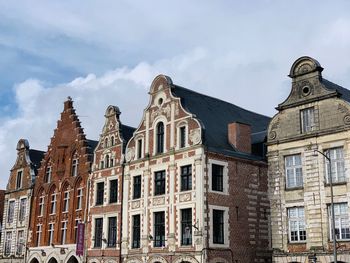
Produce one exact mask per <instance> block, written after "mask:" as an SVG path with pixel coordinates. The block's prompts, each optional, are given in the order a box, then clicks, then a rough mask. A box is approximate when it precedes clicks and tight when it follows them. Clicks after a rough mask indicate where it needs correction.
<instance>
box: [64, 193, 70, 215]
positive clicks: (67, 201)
mask: <svg viewBox="0 0 350 263" xmlns="http://www.w3.org/2000/svg"><path fill="white" fill-rule="evenodd" d="M68 210H69V190H67V191H65V192H64V196H63V212H68Z"/></svg>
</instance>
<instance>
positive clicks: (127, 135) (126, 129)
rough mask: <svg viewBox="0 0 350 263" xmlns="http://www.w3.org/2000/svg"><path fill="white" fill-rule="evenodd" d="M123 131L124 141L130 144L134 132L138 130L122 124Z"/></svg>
mask: <svg viewBox="0 0 350 263" xmlns="http://www.w3.org/2000/svg"><path fill="white" fill-rule="evenodd" d="M121 130H122V136H123V139H124V140H125V141H126V142H128V141H129V140H130V139H131V137H132V136H133V134H134V131H135V130H136V128H134V127H131V126H127V125H123V124H122V125H121Z"/></svg>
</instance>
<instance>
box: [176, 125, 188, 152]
mask: <svg viewBox="0 0 350 263" xmlns="http://www.w3.org/2000/svg"><path fill="white" fill-rule="evenodd" d="M182 127H184V128H185V146H184V147H181V132H180V131H181V128H182ZM176 134H177V136H176V141H177V143H176V149H177V150H178V149H185V148H186V147H188V146H189V144H188V137H189V136H188V124H187V121H181V122H179V123H178V124H177V125H176Z"/></svg>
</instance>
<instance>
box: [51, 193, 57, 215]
mask: <svg viewBox="0 0 350 263" xmlns="http://www.w3.org/2000/svg"><path fill="white" fill-rule="evenodd" d="M56 202H57V194H56V193H53V194H51V207H50V214H55V213H56Z"/></svg>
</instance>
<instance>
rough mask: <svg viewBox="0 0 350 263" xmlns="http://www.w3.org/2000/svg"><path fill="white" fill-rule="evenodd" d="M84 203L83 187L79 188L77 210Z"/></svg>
mask: <svg viewBox="0 0 350 263" xmlns="http://www.w3.org/2000/svg"><path fill="white" fill-rule="evenodd" d="M82 203H83V189H82V188H79V189H78V190H77V210H80V209H81V208H82Z"/></svg>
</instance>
